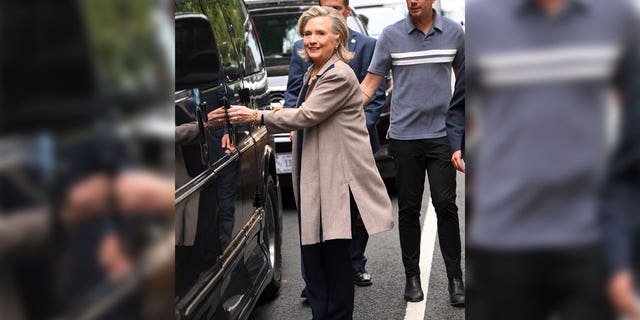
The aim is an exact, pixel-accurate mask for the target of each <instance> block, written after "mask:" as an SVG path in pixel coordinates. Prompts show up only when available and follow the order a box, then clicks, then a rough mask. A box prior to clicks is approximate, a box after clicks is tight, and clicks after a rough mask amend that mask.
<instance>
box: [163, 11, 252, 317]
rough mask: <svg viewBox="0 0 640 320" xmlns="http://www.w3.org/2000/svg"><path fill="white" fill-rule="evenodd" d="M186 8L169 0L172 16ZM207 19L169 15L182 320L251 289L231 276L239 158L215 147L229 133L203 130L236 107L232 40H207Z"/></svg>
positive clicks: (218, 309) (220, 310)
mask: <svg viewBox="0 0 640 320" xmlns="http://www.w3.org/2000/svg"><path fill="white" fill-rule="evenodd" d="M183 4H184V5H185V6H179V5H183ZM186 4H192V3H186V2H180V3H176V9H177V11H180V9H193V7H191V8H189V7H187V6H186ZM198 7H199V6H195V9H197V8H198ZM209 9H210V11H214V10H217V13H220V9H219V8H216V7H215V6H211V7H209ZM206 13H207V14H209V15H211V14H212V12H206ZM211 21H212V20H211V19H210V18H209V17H208V16H207V15H204V14H202V13H196V12H186V13H177V14H176V90H177V91H176V99H175V101H176V104H175V107H176V189H177V190H176V298H177V299H178V303H177V305H176V312H177V314H178V316H179V317H186V318H200V317H205V318H206V317H210V316H211V315H214V314H220V315H225V314H227V313H228V312H227V311H226V310H225V308H224V304H225V302H226V301H228V300H229V297H230V296H233V295H234V294H235V292H236V291H238V292H242V291H247V290H249V289H248V288H250V285H249V284H243V283H242V282H239V281H235V279H237V278H239V279H242V278H244V276H237V272H235V270H236V266H237V265H238V261H240V260H242V256H241V255H238V254H237V253H236V254H233V253H234V252H235V251H234V250H232V248H233V247H234V246H237V245H239V244H238V243H237V242H233V239H235V238H237V236H238V234H239V233H240V230H241V228H242V226H243V225H244V224H245V221H244V214H243V207H242V200H243V194H242V188H240V187H239V179H240V175H239V171H238V170H239V163H240V162H239V154H238V153H234V152H228V151H229V150H225V149H223V148H222V147H221V146H222V140H223V139H225V138H226V137H233V138H235V137H234V130H233V128H231V127H226V126H224V127H216V128H208V127H206V126H205V125H204V124H205V123H206V115H207V113H208V112H209V111H210V110H213V108H216V107H217V106H219V105H223V104H225V103H236V101H234V97H235V95H234V92H233V81H234V80H232V79H230V77H229V74H231V75H232V76H233V73H234V70H233V68H234V67H235V66H237V57H236V56H235V54H234V50H232V48H231V47H230V46H229V42H230V41H231V37H230V36H229V35H228V33H226V32H225V29H223V30H222V32H219V33H215V35H214V32H215V30H214V29H215V28H213V27H214V24H213V23H211ZM214 21H221V23H218V24H222V25H223V26H224V25H225V22H224V20H214ZM212 31H214V32H212ZM235 72H236V73H237V71H235ZM235 82H240V80H238V79H236V80H235ZM233 138H232V139H231V140H233ZM215 318H220V319H225V318H227V317H226V316H216V317H215Z"/></svg>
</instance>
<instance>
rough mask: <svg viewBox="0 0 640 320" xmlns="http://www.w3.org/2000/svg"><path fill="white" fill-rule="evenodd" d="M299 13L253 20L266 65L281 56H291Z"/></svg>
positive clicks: (296, 39) (298, 36) (296, 35)
mask: <svg viewBox="0 0 640 320" xmlns="http://www.w3.org/2000/svg"><path fill="white" fill-rule="evenodd" d="M299 17H300V13H293V14H277V15H276V14H274V15H264V16H256V17H254V18H253V20H254V21H255V24H256V28H257V29H258V30H259V32H260V40H261V42H262V50H263V53H264V56H265V60H266V63H267V65H268V66H269V65H271V63H270V61H272V60H274V59H277V58H279V57H282V56H291V50H292V49H293V44H294V43H295V42H296V41H298V40H299V39H301V38H300V35H299V34H298V25H297V24H298V18H299Z"/></svg>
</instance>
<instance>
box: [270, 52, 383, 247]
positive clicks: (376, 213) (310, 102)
mask: <svg viewBox="0 0 640 320" xmlns="http://www.w3.org/2000/svg"><path fill="white" fill-rule="evenodd" d="M332 65H333V67H331V66H332ZM310 73H311V68H309V70H308V71H307V73H306V74H305V76H304V83H309V89H308V90H307V94H306V97H305V102H304V103H303V104H302V106H300V108H297V109H282V110H278V111H273V112H265V113H264V123H265V125H266V127H267V129H268V130H269V131H270V132H272V133H277V132H289V131H293V130H297V129H302V128H304V138H303V146H302V154H298V152H297V150H295V149H296V148H295V147H294V148H293V149H294V150H293V170H292V172H293V190H294V195H295V198H296V202H297V203H298V206H299V208H300V212H301V230H302V231H301V238H302V245H309V244H315V243H318V242H321V241H326V240H333V239H350V238H351V214H350V206H349V189H351V192H352V194H353V197H354V199H355V201H356V203H357V205H358V209H359V210H360V215H361V216H362V221H363V222H364V225H365V228H366V229H367V232H368V233H369V234H374V233H377V232H381V231H386V230H389V229H391V228H393V216H392V207H391V200H390V199H389V196H388V195H387V191H386V188H385V186H384V183H383V181H382V178H381V177H380V173H379V172H378V169H377V167H376V164H375V160H374V158H373V152H372V151H371V144H370V142H369V134H368V132H367V128H366V124H365V116H364V109H363V107H362V95H361V92H360V85H359V83H358V79H357V78H356V76H355V74H354V73H353V70H352V69H351V68H350V67H349V65H348V64H346V63H344V62H343V61H342V60H340V59H339V58H338V57H337V56H336V55H334V56H333V57H331V58H330V59H329V61H327V63H325V65H324V66H323V67H322V68H321V69H320V71H319V72H318V74H317V75H316V76H315V77H314V78H313V79H309V76H310ZM295 140H296V138H295V137H294V141H293V146H296V143H297V142H296V141H295ZM298 157H302V162H301V171H300V177H298V175H297V172H298V170H297V165H298ZM298 184H299V187H300V194H298ZM320 225H322V228H320ZM320 230H322V234H320Z"/></svg>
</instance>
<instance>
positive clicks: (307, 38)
mask: <svg viewBox="0 0 640 320" xmlns="http://www.w3.org/2000/svg"><path fill="white" fill-rule="evenodd" d="M339 38H340V36H339V35H337V34H335V33H333V31H332V29H331V19H330V18H329V17H316V18H312V19H311V20H309V21H307V24H306V25H305V26H304V50H305V51H306V52H307V55H308V56H309V58H310V59H311V60H312V61H313V63H314V64H315V65H317V66H322V65H323V64H324V63H325V62H326V61H327V60H329V58H331V55H333V53H334V52H335V50H336V47H337V46H338V39H339Z"/></svg>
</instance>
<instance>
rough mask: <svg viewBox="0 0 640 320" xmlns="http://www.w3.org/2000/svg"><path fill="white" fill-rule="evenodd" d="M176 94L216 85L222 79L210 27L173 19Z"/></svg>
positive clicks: (202, 21) (202, 23) (200, 22)
mask: <svg viewBox="0 0 640 320" xmlns="http://www.w3.org/2000/svg"><path fill="white" fill-rule="evenodd" d="M175 30H176V38H175V43H176V46H175V50H176V80H175V81H176V82H175V84H176V90H181V89H185V88H192V87H197V86H200V85H212V84H213V85H215V83H219V82H221V81H222V80H223V79H224V77H223V73H222V72H221V71H222V66H221V65H220V58H219V53H218V48H217V46H216V42H215V39H214V36H213V33H212V32H211V26H210V25H209V24H207V23H206V21H204V20H196V19H176V22H175Z"/></svg>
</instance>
